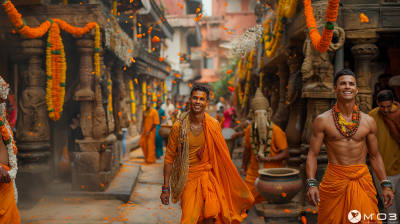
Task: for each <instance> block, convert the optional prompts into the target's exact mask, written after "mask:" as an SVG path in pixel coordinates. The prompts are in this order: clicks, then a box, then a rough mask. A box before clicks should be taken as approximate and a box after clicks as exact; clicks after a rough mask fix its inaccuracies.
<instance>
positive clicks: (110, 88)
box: [108, 79, 113, 116]
mask: <svg viewBox="0 0 400 224" xmlns="http://www.w3.org/2000/svg"><path fill="white" fill-rule="evenodd" d="M108 89H109V91H110V94H108V110H109V111H110V116H112V115H113V107H112V81H111V79H108Z"/></svg>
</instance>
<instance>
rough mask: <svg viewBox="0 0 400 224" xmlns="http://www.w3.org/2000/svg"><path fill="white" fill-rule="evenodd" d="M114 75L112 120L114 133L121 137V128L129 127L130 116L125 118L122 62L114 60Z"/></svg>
mask: <svg viewBox="0 0 400 224" xmlns="http://www.w3.org/2000/svg"><path fill="white" fill-rule="evenodd" d="M114 73H115V76H114V77H113V95H114V96H115V97H114V98H113V101H114V102H113V105H114V119H115V133H116V134H117V138H118V139H119V137H118V135H122V137H123V133H122V128H127V127H129V123H130V115H129V113H128V116H126V114H127V111H126V101H125V100H126V99H125V97H126V92H125V83H124V77H123V70H122V62H121V61H120V60H116V61H115V63H114ZM121 140H122V139H121Z"/></svg>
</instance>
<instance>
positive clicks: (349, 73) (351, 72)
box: [333, 68, 358, 86]
mask: <svg viewBox="0 0 400 224" xmlns="http://www.w3.org/2000/svg"><path fill="white" fill-rule="evenodd" d="M344 75H350V76H353V77H354V79H355V80H356V85H358V83H357V76H356V74H354V72H353V71H351V69H349V68H344V69H342V70H340V71H339V72H338V73H336V75H335V78H334V79H333V86H337V81H338V80H339V78H340V77H341V76H344Z"/></svg>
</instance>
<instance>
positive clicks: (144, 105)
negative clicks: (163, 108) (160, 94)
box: [142, 81, 147, 112]
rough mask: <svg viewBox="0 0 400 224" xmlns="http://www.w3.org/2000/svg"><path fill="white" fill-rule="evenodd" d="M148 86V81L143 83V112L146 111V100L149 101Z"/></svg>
mask: <svg viewBox="0 0 400 224" xmlns="http://www.w3.org/2000/svg"><path fill="white" fill-rule="evenodd" d="M146 87H147V84H146V81H144V82H143V83H142V103H143V112H144V111H146V99H147V88H146Z"/></svg>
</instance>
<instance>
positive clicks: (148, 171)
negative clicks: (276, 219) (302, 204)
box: [20, 148, 262, 224]
mask: <svg viewBox="0 0 400 224" xmlns="http://www.w3.org/2000/svg"><path fill="white" fill-rule="evenodd" d="M239 151H240V150H239ZM163 163H164V160H163V159H159V160H157V161H156V163H155V164H151V165H148V164H146V163H144V159H143V153H142V150H141V149H140V148H138V149H136V150H134V151H132V152H131V159H130V160H129V162H128V164H132V165H133V164H135V165H141V167H142V173H141V174H140V176H139V181H138V183H137V185H136V187H135V188H134V191H133V193H132V195H131V199H130V201H129V202H128V203H127V204H124V203H123V202H121V201H119V200H96V199H93V198H91V197H90V196H83V197H72V196H70V197H65V196H53V195H46V196H44V197H43V199H42V200H40V201H39V202H38V203H37V204H36V205H35V206H33V207H32V208H30V209H20V215H21V221H22V223H29V224H30V223H32V224H35V223H46V224H47V223H70V224H80V223H82V224H85V223H87V224H95V223H115V224H118V223H121V224H122V223H124V224H125V223H135V224H136V223H137V224H140V223H180V218H181V214H182V213H181V208H180V205H179V203H177V204H172V203H171V204H170V205H169V206H164V205H162V204H161V202H160V193H161V186H162V184H163V179H162V176H163V174H162V172H163ZM234 163H235V165H236V166H237V167H239V166H240V165H241V161H240V160H239V159H235V160H234ZM114 184H115V183H114ZM20 206H21V207H23V205H22V204H21V205H20ZM257 221H261V219H260V218H259V217H258V216H256V214H255V212H254V211H253V210H251V211H250V212H249V216H248V218H247V219H246V220H245V222H243V223H248V224H250V223H253V224H256V223H260V222H257ZM261 223H262V222H261Z"/></svg>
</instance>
